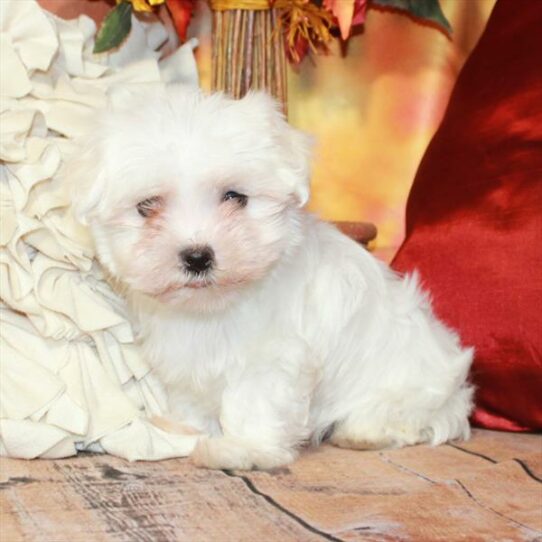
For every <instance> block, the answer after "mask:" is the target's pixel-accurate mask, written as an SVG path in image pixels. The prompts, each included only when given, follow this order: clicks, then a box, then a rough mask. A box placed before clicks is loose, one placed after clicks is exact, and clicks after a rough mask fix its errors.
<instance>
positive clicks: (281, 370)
mask: <svg viewBox="0 0 542 542" xmlns="http://www.w3.org/2000/svg"><path fill="white" fill-rule="evenodd" d="M281 350H282V352H283V353H284V349H283V348H281ZM296 351H297V349H296ZM288 353H289V354H290V355H292V354H293V352H291V351H289V352H288ZM304 360H305V358H304V356H303V357H302V358H301V359H300V358H294V359H293V360H291V361H290V360H287V359H285V358H282V359H281V360H280V361H278V360H276V359H273V360H269V361H268V362H267V363H259V364H258V365H257V366H256V367H251V368H249V369H248V370H245V371H244V372H243V373H242V374H240V375H239V376H238V378H235V379H233V380H232V381H231V383H230V384H229V385H228V386H227V388H226V389H225V391H224V395H223V398H222V406H221V413H220V424H221V426H222V433H223V436H222V437H219V438H201V439H200V440H199V441H198V444H197V446H196V449H195V450H194V452H193V454H192V458H193V461H194V463H195V464H196V465H198V466H201V467H207V468H213V469H245V470H246V469H253V468H256V469H271V468H275V467H279V466H282V465H286V464H288V463H291V462H292V461H293V460H294V459H295V457H296V455H297V453H296V447H297V446H298V445H299V444H300V443H302V442H303V441H304V440H306V439H307V438H308V436H309V435H308V433H309V430H308V426H307V422H308V413H309V398H310V392H311V391H312V387H313V381H314V374H311V372H310V371H307V370H304V369H303V368H302V367H303V362H304Z"/></svg>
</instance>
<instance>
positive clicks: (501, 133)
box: [393, 0, 542, 431]
mask: <svg viewBox="0 0 542 542" xmlns="http://www.w3.org/2000/svg"><path fill="white" fill-rule="evenodd" d="M393 265H394V267H395V268H396V269H397V270H399V271H410V270H413V269H418V270H419V271H420V274H421V276H422V280H423V282H424V284H425V286H426V287H427V288H428V289H429V290H430V292H431V293H432V297H433V302H434V308H435V311H436V313H437V314H438V315H439V316H440V317H441V318H442V319H443V320H444V321H445V322H447V323H448V324H449V325H450V326H451V327H452V328H454V329H456V330H457V331H458V332H459V334H460V335H461V337H462V340H463V343H464V344H465V345H474V346H475V348H476V356H475V361H474V366H473V370H472V379H473V381H474V383H475V384H476V386H477V393H476V410H475V412H474V415H473V422H474V423H475V424H476V425H479V426H482V427H487V428H491V429H504V430H510V431H529V430H540V429H542V1H538V0H498V2H497V4H496V6H495V8H494V10H493V13H492V15H491V18H490V20H489V23H488V25H487V28H486V30H485V32H484V34H483V36H482V38H481V39H480V42H479V43H478V45H477V46H476V48H475V50H474V52H473V53H472V55H471V57H470V58H469V60H468V61H467V63H466V64H465V66H464V68H463V70H462V72H461V74H460V76H459V78H458V80H457V83H456V86H455V89H454V91H453V93H452V96H451V99H450V104H449V106H448V109H447V112H446V115H445V117H444V120H443V122H442V124H441V126H440V128H439V130H438V132H437V134H436V135H435V137H434V138H433V140H432V142H431V144H430V146H429V148H428V149H427V152H426V154H425V157H424V159H423V161H422V163H421V165H420V168H419V170H418V173H417V175H416V178H415V181H414V184H413V186H412V190H411V193H410V196H409V200H408V205H407V235H406V240H405V241H404V243H403V245H402V246H401V248H400V249H399V252H398V253H397V255H396V257H395V259H394V262H393Z"/></svg>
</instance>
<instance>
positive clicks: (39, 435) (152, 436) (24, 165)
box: [0, 0, 197, 459]
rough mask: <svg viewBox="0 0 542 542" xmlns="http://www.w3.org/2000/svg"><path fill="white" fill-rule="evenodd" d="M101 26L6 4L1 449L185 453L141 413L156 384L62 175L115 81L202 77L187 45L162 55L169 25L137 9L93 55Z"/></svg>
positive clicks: (0, 10) (1, 112) (178, 438)
mask: <svg viewBox="0 0 542 542" xmlns="http://www.w3.org/2000/svg"><path fill="white" fill-rule="evenodd" d="M95 32H96V26H95V24H94V22H93V21H92V20H91V19H89V18H88V17H85V16H81V17H79V19H77V20H73V21H64V20H62V19H59V18H57V17H55V16H53V15H51V14H49V13H47V12H45V11H43V10H42V9H41V8H40V7H39V6H38V4H37V3H36V2H35V1H34V0H1V2H0V40H1V43H0V47H1V63H0V82H1V83H0V159H1V160H2V162H1V165H0V168H1V169H0V212H1V215H0V217H1V230H0V231H1V233H0V293H1V300H0V338H1V343H0V344H1V349H0V453H1V454H2V455H9V456H13V457H23V458H34V457H48V458H57V457H66V456H70V455H73V454H75V453H76V452H77V450H83V449H92V450H100V451H106V452H109V453H112V454H115V455H119V456H122V457H125V458H128V459H162V458H167V457H173V456H184V455H188V454H189V453H190V451H191V450H192V449H193V446H194V444H195V438H196V437H194V436H185V435H175V434H170V433H166V432H164V431H163V430H161V429H159V428H157V427H156V426H154V425H153V424H152V423H150V422H149V420H148V418H149V417H152V416H160V415H161V414H162V413H163V412H164V407H165V397H164V393H163V390H162V389H161V387H160V386H159V384H158V382H157V381H155V379H154V377H153V375H152V374H150V373H149V368H148V367H147V365H146V364H145V363H144V361H143V360H142V359H141V357H140V356H139V353H138V350H137V348H136V346H135V345H134V337H133V334H132V329H131V327H130V324H129V323H128V320H127V318H126V313H125V307H124V303H123V301H122V300H121V299H119V298H118V297H117V296H116V295H115V293H114V292H113V291H112V290H111V289H110V287H109V286H108V285H107V283H106V282H105V281H104V280H103V277H102V273H101V271H100V267H99V265H98V264H97V262H96V261H95V260H94V254H93V249H92V244H91V243H90V239H89V237H88V233H87V231H86V230H85V229H84V228H83V227H81V226H79V225H78V224H76V223H75V221H74V220H73V218H72V216H71V213H70V209H69V203H68V198H67V196H66V194H65V191H64V190H63V186H62V184H61V183H60V181H59V179H58V176H57V174H58V171H59V168H60V166H61V164H62V162H63V161H64V159H65V158H66V157H67V156H68V155H69V154H70V153H71V152H73V151H74V143H73V138H74V137H76V136H78V135H80V134H81V133H83V132H84V131H85V129H86V127H87V125H88V122H89V120H90V119H91V118H92V116H93V113H94V111H95V109H96V108H98V107H101V106H103V105H104V102H105V96H106V93H107V91H108V88H109V87H111V85H113V84H116V83H119V82H128V83H140V82H141V83H148V82H159V81H162V82H170V81H176V82H184V83H187V84H197V72H196V65H195V62H194V57H193V53H192V49H193V46H194V44H193V43H191V44H187V45H185V46H183V47H181V48H180V49H179V50H178V51H177V52H176V53H175V54H174V55H172V56H170V57H169V58H167V59H166V60H164V61H161V62H159V61H158V58H159V56H160V53H159V52H157V49H158V48H159V46H160V45H161V44H162V43H163V42H164V41H165V40H166V38H167V34H166V32H165V30H164V28H163V27H162V26H161V25H160V24H143V23H140V22H138V21H137V20H135V19H134V20H133V27H132V32H131V34H130V37H129V39H128V40H127V42H126V43H125V44H124V45H123V46H122V48H121V49H120V50H119V51H118V52H116V53H114V54H108V55H107V54H106V55H99V56H97V55H93V54H92V48H93V41H94V40H93V37H94V34H95Z"/></svg>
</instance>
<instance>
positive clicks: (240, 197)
mask: <svg viewBox="0 0 542 542" xmlns="http://www.w3.org/2000/svg"><path fill="white" fill-rule="evenodd" d="M232 199H233V200H236V201H237V202H238V203H239V205H240V206H241V207H244V206H245V205H246V204H247V202H248V196H245V194H240V193H239V192H235V191H234V190H228V191H227V192H226V193H225V194H224V195H223V196H222V201H229V200H232Z"/></svg>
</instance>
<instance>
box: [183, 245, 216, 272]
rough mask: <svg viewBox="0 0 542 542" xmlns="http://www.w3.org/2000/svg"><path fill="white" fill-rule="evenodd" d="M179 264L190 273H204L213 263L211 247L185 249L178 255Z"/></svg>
mask: <svg viewBox="0 0 542 542" xmlns="http://www.w3.org/2000/svg"><path fill="white" fill-rule="evenodd" d="M179 257H180V259H181V262H182V263H183V265H184V267H185V269H186V270H187V271H189V272H190V273H205V271H207V270H209V269H210V268H211V267H212V265H213V261H214V253H213V249H212V248H211V247H195V248H187V249H185V250H182V251H181V252H180V253H179Z"/></svg>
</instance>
